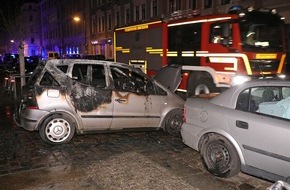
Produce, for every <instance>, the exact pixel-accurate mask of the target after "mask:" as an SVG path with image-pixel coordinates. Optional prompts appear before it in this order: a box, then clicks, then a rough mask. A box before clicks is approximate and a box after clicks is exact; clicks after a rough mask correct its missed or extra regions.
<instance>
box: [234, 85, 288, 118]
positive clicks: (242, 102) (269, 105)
mask: <svg viewBox="0 0 290 190" xmlns="http://www.w3.org/2000/svg"><path fill="white" fill-rule="evenodd" d="M236 109H239V110H242V111H249V112H255V113H258V114H263V115H269V116H271V117H278V118H284V119H290V87H283V86H281V87H277V86H275V87H273V86H262V87H255V88H250V89H247V90H245V91H243V92H242V93H241V94H240V95H239V98H238V100H237V106H236Z"/></svg>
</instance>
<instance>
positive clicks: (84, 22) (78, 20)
mask: <svg viewBox="0 0 290 190" xmlns="http://www.w3.org/2000/svg"><path fill="white" fill-rule="evenodd" d="M73 20H74V21H75V22H81V21H83V29H84V33H85V34H84V37H85V43H84V45H85V53H87V31H86V20H85V19H81V18H80V17H78V16H75V17H74V18H73Z"/></svg>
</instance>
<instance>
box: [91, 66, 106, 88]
mask: <svg viewBox="0 0 290 190" xmlns="http://www.w3.org/2000/svg"><path fill="white" fill-rule="evenodd" d="M92 85H93V86H95V87H98V88H105V87H106V75H105V70H104V66H103V65H92Z"/></svg>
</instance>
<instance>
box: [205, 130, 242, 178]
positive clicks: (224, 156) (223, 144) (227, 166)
mask: <svg viewBox="0 0 290 190" xmlns="http://www.w3.org/2000/svg"><path fill="white" fill-rule="evenodd" d="M200 154H201V157H202V161H203V164H204V166H205V168H206V169H207V170H208V171H209V172H210V173H212V174H213V175H215V176H218V177H222V178H227V177H232V176H234V175H236V174H238V173H239V171H240V169H241V162H240V159H239V156H238V153H237V151H236V149H235V148H234V146H233V145H232V144H231V143H230V142H229V141H228V140H227V139H226V138H224V137H222V136H220V135H213V134H210V135H208V136H207V138H206V140H205V141H204V142H203V144H202V146H201V150H200Z"/></svg>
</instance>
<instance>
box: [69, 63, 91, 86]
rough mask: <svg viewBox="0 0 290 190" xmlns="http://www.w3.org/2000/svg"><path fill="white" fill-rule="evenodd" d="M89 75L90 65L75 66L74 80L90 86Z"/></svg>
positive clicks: (73, 71)
mask: <svg viewBox="0 0 290 190" xmlns="http://www.w3.org/2000/svg"><path fill="white" fill-rule="evenodd" d="M87 73H88V65H84V64H75V65H74V67H73V70H72V78H73V79H74V80H76V81H78V82H81V83H83V84H89V81H88V74H87Z"/></svg>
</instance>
